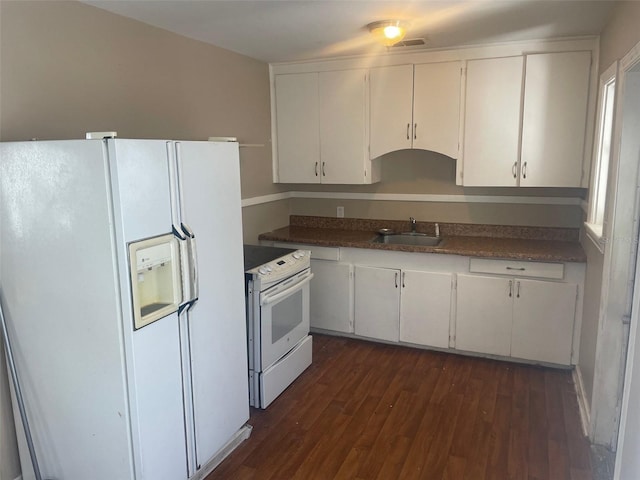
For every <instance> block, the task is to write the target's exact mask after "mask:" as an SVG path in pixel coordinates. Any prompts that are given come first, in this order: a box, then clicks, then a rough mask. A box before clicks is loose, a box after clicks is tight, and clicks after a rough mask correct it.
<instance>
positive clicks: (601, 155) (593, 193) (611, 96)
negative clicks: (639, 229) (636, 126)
mask: <svg viewBox="0 0 640 480" xmlns="http://www.w3.org/2000/svg"><path fill="white" fill-rule="evenodd" d="M617 80H618V62H614V63H613V64H612V65H611V66H609V68H607V69H606V70H605V71H604V72H602V74H601V75H600V83H599V85H598V110H597V115H596V119H597V123H596V131H595V132H594V133H595V141H594V143H593V152H592V155H593V156H592V167H591V179H590V182H589V206H588V209H587V220H586V222H585V223H584V226H585V231H586V233H587V236H588V237H589V238H590V239H591V240H592V241H593V243H594V244H595V245H596V247H597V248H598V250H600V252H602V253H604V249H605V245H606V243H607V242H606V239H607V229H608V222H607V220H608V212H607V204H608V200H609V199H608V197H609V191H610V188H609V187H610V185H609V184H610V183H611V175H610V173H611V165H612V163H613V162H612V153H613V140H614V132H615V117H616V104H617V99H618V92H617V89H618V81H617ZM605 149H606V153H605V152H604V150H605ZM603 175H605V176H604V178H603Z"/></svg>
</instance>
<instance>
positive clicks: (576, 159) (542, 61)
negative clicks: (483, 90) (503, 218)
mask: <svg viewBox="0 0 640 480" xmlns="http://www.w3.org/2000/svg"><path fill="white" fill-rule="evenodd" d="M590 71H591V53H590V52H562V53H540V54H535V55H527V56H526V74H525V87H524V112H523V118H522V156H521V165H522V167H521V169H520V186H523V187H580V182H581V179H582V163H583V157H584V146H585V130H586V118H587V105H588V101H589V73H590Z"/></svg>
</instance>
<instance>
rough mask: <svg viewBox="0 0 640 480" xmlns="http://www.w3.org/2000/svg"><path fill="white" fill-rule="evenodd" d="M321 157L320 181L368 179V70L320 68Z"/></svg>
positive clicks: (347, 181)
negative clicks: (322, 70) (328, 69)
mask: <svg viewBox="0 0 640 480" xmlns="http://www.w3.org/2000/svg"><path fill="white" fill-rule="evenodd" d="M319 75H320V77H319V89H320V161H321V162H322V163H321V169H320V171H321V177H322V180H321V182H322V183H350V184H357V183H371V172H370V171H367V170H369V168H367V165H366V164H367V163H371V162H370V160H369V152H368V150H367V147H368V141H367V140H368V139H367V128H368V125H367V124H368V119H367V110H368V109H367V93H368V92H367V83H366V81H367V71H366V70H363V69H358V70H342V71H337V72H321V73H320V74H319Z"/></svg>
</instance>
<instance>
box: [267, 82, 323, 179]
mask: <svg viewBox="0 0 640 480" xmlns="http://www.w3.org/2000/svg"><path fill="white" fill-rule="evenodd" d="M275 96H276V98H275V105H276V126H277V135H278V138H277V145H278V181H279V182H280V183H319V182H320V134H319V114H318V111H319V110H318V74H317V73H299V74H290V75H276V77H275Z"/></svg>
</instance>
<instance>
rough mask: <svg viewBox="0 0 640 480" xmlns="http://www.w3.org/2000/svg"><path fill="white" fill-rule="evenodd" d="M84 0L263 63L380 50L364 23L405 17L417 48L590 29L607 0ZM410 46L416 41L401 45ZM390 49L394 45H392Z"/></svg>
mask: <svg viewBox="0 0 640 480" xmlns="http://www.w3.org/2000/svg"><path fill="white" fill-rule="evenodd" d="M84 3H87V4H90V5H94V6H96V7H99V8H102V9H105V10H109V11H111V12H113V13H116V14H119V15H123V16H126V17H130V18H133V19H136V20H139V21H141V22H144V23H148V24H150V25H154V26H157V27H160V28H163V29H166V30H169V31H172V32H175V33H178V34H180V35H184V36H186V37H190V38H193V39H196V40H201V41H203V42H207V43H210V44H212V45H217V46H219V47H222V48H225V49H228V50H232V51H235V52H238V53H241V54H244V55H247V56H249V57H252V58H256V59H259V60H263V61H265V62H285V61H297V60H306V59H314V58H326V57H335V56H342V55H361V54H367V53H380V52H384V51H385V50H386V49H385V47H382V46H378V45H376V44H375V42H374V41H373V39H372V38H370V37H371V35H370V34H369V33H368V31H367V29H366V25H367V24H368V23H371V22H373V21H376V20H386V19H390V18H393V19H402V20H407V21H409V23H410V28H409V31H408V33H407V37H406V38H407V39H411V38H425V39H426V45H425V46H424V47H421V48H450V47H455V46H461V45H473V44H479V43H493V42H504V41H514V40H532V39H543V38H557V37H567V36H581V35H597V34H599V33H600V32H601V30H602V27H603V26H604V24H605V23H606V21H607V18H608V15H609V12H610V10H611V7H612V6H613V4H614V2H613V1H611V0H610V1H593V0H466V1H465V0H433V1H424V0H412V1H406V0H405V1H381V0H275V1H274V0H86V1H85V2H84ZM406 48H415V47H406ZM394 51H396V49H395V48H394Z"/></svg>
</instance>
